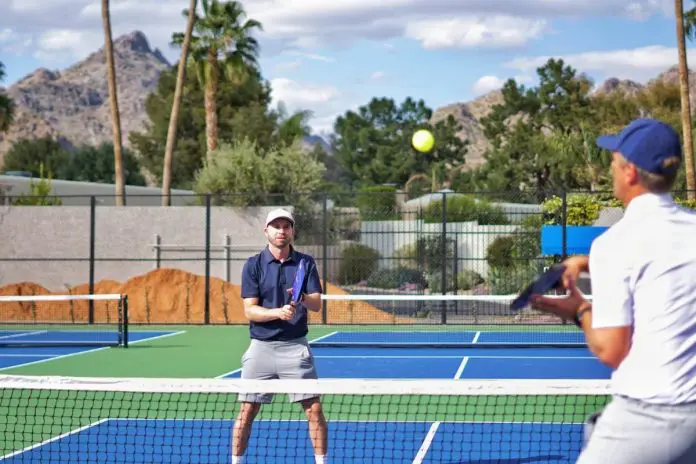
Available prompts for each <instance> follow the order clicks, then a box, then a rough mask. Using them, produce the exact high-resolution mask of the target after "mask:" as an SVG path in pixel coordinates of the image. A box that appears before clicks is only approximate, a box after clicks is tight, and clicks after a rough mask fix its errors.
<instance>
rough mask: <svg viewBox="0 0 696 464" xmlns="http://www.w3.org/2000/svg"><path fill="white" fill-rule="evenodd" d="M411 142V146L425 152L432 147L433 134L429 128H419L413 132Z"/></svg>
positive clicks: (433, 141)
mask: <svg viewBox="0 0 696 464" xmlns="http://www.w3.org/2000/svg"><path fill="white" fill-rule="evenodd" d="M411 143H412V144H413V148H415V149H416V150H418V151H420V152H423V153H425V152H428V151H430V150H432V149H433V145H434V144H435V137H433V134H432V133H431V132H430V131H429V130H426V129H421V130H419V131H416V132H415V133H414V134H413V138H412V139H411Z"/></svg>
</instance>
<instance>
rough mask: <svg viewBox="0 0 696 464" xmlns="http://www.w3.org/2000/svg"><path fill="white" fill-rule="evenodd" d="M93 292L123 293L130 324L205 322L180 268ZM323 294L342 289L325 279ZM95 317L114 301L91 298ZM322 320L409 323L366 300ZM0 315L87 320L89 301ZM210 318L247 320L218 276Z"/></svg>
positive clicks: (317, 318)
mask: <svg viewBox="0 0 696 464" xmlns="http://www.w3.org/2000/svg"><path fill="white" fill-rule="evenodd" d="M67 293H70V294H73V295H86V294H89V285H88V284H80V285H78V286H75V287H73V288H71V289H68V290H66V291H65V292H53V294H61V295H65V294H67ZM94 293H95V294H122V295H127V296H128V319H129V321H130V322H132V323H176V324H186V323H203V322H204V321H205V277H204V276H199V275H196V274H192V273H189V272H186V271H182V270H180V269H171V268H162V269H156V270H153V271H150V272H148V273H146V274H143V275H139V276H136V277H133V278H131V279H129V280H127V281H126V282H123V283H120V282H117V281H114V280H102V281H99V282H96V283H95V285H94ZM327 293H329V294H346V292H344V291H343V290H341V289H340V288H338V287H336V286H334V285H332V284H328V287H327ZM49 294H52V292H50V291H49V290H47V289H46V288H44V287H42V286H40V285H38V284H35V283H32V282H21V283H16V284H9V285H6V286H4V287H0V295H49ZM93 304H94V309H95V311H94V317H95V321H96V322H116V320H117V319H116V318H117V315H118V313H117V307H116V304H117V303H116V301H94V302H93ZM327 312H328V313H327V321H328V322H329V323H332V324H336V323H351V324H353V323H354V324H364V323H409V322H412V321H411V320H410V319H408V318H403V317H395V316H393V315H392V314H389V313H386V312H384V311H381V310H380V309H378V308H376V307H374V306H372V305H370V304H368V303H365V302H359V303H357V304H347V302H341V303H340V304H339V303H338V302H330V303H329V304H328V305H327ZM0 315H2V316H0V317H2V319H5V320H11V321H46V320H50V321H86V320H87V318H88V315H89V302H88V301H59V302H56V301H51V302H43V301H38V302H36V301H32V302H13V303H7V302H1V303H0ZM210 322H211V323H214V324H220V323H223V324H224V323H227V324H246V323H247V322H248V321H247V319H246V317H245V316H244V304H243V302H242V297H241V293H240V287H239V286H238V285H235V284H230V283H228V282H225V281H224V280H222V279H219V278H217V277H211V278H210ZM321 322H322V314H321V312H319V313H313V312H311V313H310V323H321Z"/></svg>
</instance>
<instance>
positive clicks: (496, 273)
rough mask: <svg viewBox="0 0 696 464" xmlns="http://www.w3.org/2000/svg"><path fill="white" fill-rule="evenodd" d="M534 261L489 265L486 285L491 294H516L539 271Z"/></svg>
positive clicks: (538, 266) (537, 264) (539, 268)
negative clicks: (500, 265) (503, 265)
mask: <svg viewBox="0 0 696 464" xmlns="http://www.w3.org/2000/svg"><path fill="white" fill-rule="evenodd" d="M540 270H541V265H540V264H539V263H537V262H536V261H523V262H519V263H517V264H515V265H514V266H505V267H498V266H495V267H491V268H490V269H489V270H488V286H489V289H490V292H491V293H492V294H493V295H511V294H517V293H519V292H521V291H522V290H524V288H525V287H526V286H527V285H528V284H529V282H531V281H532V279H534V278H535V277H536V276H537V275H538V274H539V272H540Z"/></svg>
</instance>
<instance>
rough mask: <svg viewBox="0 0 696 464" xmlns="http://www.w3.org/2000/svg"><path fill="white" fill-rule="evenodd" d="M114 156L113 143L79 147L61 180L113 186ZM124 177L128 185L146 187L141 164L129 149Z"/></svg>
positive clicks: (65, 166) (62, 171)
mask: <svg viewBox="0 0 696 464" xmlns="http://www.w3.org/2000/svg"><path fill="white" fill-rule="evenodd" d="M113 155H114V147H113V145H112V144H111V143H103V144H101V145H99V146H98V147H90V146H84V147H79V148H78V149H77V150H75V152H74V153H71V155H70V158H69V160H68V162H67V163H66V164H65V165H64V167H62V169H61V170H60V176H61V177H60V179H64V180H73V181H79V182H99V183H106V184H113V183H114V182H115V180H116V175H115V173H114V156H113ZM123 176H124V180H125V184H126V185H141V186H145V185H146V182H145V178H144V177H143V175H142V174H141V173H140V163H139V161H138V159H137V158H136V156H135V154H134V153H133V152H132V151H130V150H128V149H124V150H123Z"/></svg>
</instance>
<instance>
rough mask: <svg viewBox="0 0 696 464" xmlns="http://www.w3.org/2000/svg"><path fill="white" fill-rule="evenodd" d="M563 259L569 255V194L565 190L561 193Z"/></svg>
mask: <svg viewBox="0 0 696 464" xmlns="http://www.w3.org/2000/svg"><path fill="white" fill-rule="evenodd" d="M561 225H562V227H561V259H562V260H563V261H565V260H566V258H567V257H568V195H567V193H566V191H565V190H563V193H562V194H561Z"/></svg>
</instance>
